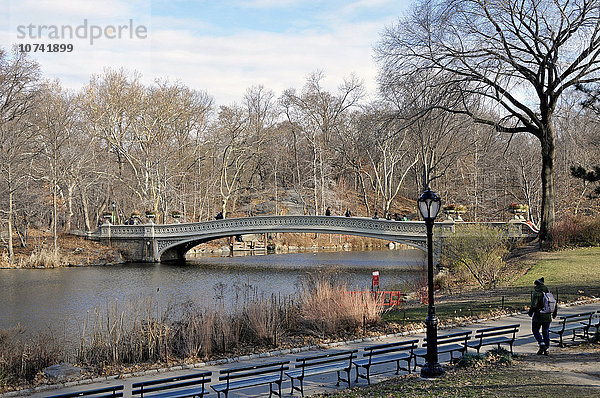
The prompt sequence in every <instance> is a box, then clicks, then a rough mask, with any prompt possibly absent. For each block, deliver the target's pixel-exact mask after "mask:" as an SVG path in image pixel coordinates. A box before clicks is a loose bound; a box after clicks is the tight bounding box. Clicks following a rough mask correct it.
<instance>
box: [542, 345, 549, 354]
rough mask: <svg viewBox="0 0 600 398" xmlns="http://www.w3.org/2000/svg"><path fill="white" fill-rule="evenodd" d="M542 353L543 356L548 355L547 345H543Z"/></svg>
mask: <svg viewBox="0 0 600 398" xmlns="http://www.w3.org/2000/svg"><path fill="white" fill-rule="evenodd" d="M543 354H544V355H545V356H548V355H549V354H548V346H544V352H543Z"/></svg>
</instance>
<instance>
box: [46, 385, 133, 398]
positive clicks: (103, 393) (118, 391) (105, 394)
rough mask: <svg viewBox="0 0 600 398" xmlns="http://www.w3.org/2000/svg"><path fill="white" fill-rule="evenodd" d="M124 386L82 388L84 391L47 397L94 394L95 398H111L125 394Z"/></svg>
mask: <svg viewBox="0 0 600 398" xmlns="http://www.w3.org/2000/svg"><path fill="white" fill-rule="evenodd" d="M123 388H124V387H123V386H122V385H119V386H112V387H102V388H95V389H92V390H82V391H75V392H69V393H64V394H58V395H51V396H47V397H46V398H74V397H85V396H90V395H93V396H94V397H93V398H110V397H115V398H118V397H122V396H123Z"/></svg>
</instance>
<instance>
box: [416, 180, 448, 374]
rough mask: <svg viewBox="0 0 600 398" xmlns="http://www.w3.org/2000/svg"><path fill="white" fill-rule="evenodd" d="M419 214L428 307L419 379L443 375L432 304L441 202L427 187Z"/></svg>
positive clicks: (420, 203) (419, 202)
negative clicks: (424, 232)
mask: <svg viewBox="0 0 600 398" xmlns="http://www.w3.org/2000/svg"><path fill="white" fill-rule="evenodd" d="M417 203H418V205H419V212H420V213H421V216H422V217H423V219H424V220H425V226H426V227H427V289H428V294H429V296H428V298H429V306H428V307H427V319H426V320H425V324H426V325H427V356H426V357H425V365H423V368H422V369H421V377H426V378H432V377H438V376H441V375H442V374H444V369H443V368H442V366H441V365H440V364H439V362H438V348H437V324H438V321H437V318H436V316H435V305H434V302H433V292H434V288H433V220H435V218H436V217H437V215H438V213H439V211H440V207H441V204H442V201H441V199H440V197H439V196H437V195H436V194H435V192H433V191H432V190H431V189H429V187H428V188H427V189H426V190H425V192H423V195H421V197H420V198H419V200H417Z"/></svg>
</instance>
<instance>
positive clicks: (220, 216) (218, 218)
mask: <svg viewBox="0 0 600 398" xmlns="http://www.w3.org/2000/svg"><path fill="white" fill-rule="evenodd" d="M222 219H223V212H222V211H220V212H218V213H217V215H216V216H215V220H222Z"/></svg>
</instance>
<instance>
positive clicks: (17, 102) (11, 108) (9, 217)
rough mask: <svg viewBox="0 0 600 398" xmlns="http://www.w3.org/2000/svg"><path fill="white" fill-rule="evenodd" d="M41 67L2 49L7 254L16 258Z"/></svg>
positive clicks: (0, 161)
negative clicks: (17, 215) (18, 203)
mask: <svg viewBox="0 0 600 398" xmlns="http://www.w3.org/2000/svg"><path fill="white" fill-rule="evenodd" d="M38 79H39V66H38V65H37V63H35V62H33V61H32V60H30V59H29V58H28V57H27V56H26V54H24V53H17V52H15V53H14V54H13V55H12V57H11V56H9V55H8V54H7V53H6V52H5V51H4V50H2V49H0V175H1V181H2V182H3V183H4V185H5V190H6V193H7V198H6V199H7V210H3V211H2V213H3V214H5V216H6V221H7V227H6V228H7V241H8V244H7V246H8V256H9V260H10V261H14V248H13V217H14V206H15V193H16V192H17V191H18V190H19V189H20V188H21V187H22V185H23V183H24V181H25V180H27V179H28V178H29V175H28V173H27V170H28V167H27V163H28V161H30V159H31V158H32V156H33V155H34V150H35V148H34V146H33V143H34V140H33V137H34V134H35V131H34V129H33V128H32V118H33V108H34V106H35V103H36V98H37V96H38V92H39V85H38Z"/></svg>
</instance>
